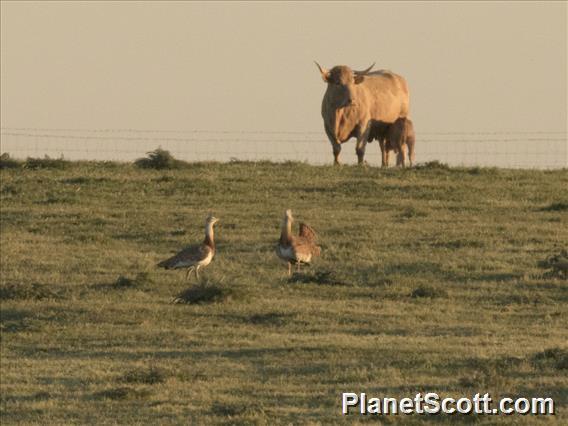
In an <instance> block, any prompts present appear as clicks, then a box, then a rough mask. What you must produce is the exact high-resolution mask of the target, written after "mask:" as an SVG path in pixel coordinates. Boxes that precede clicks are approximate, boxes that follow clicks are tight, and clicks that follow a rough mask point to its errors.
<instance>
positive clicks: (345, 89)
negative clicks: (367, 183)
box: [316, 62, 409, 164]
mask: <svg viewBox="0 0 568 426" xmlns="http://www.w3.org/2000/svg"><path fill="white" fill-rule="evenodd" d="M316 65H317V66H318V68H319V70H320V73H321V76H322V78H323V81H325V82H326V83H327V90H326V92H325V95H324V96H323V101H322V105H321V115H322V117H323V123H324V128H325V133H326V134H327V137H328V138H329V141H330V142H331V146H332V148H333V156H334V160H335V164H339V153H340V152H341V144H342V143H343V142H346V141H347V140H349V139H350V138H352V137H356V138H357V145H356V147H355V151H356V153H357V158H358V160H359V164H361V163H363V162H364V158H365V147H366V145H367V142H368V141H369V132H371V130H372V129H371V128H372V127H375V128H376V129H378V130H377V132H378V133H381V134H384V135H386V131H387V129H388V126H389V125H390V124H392V123H394V122H395V121H396V119H397V118H399V117H406V116H407V115H408V110H409V96H408V86H407V84H406V80H405V79H404V78H403V77H401V76H399V75H396V74H394V73H392V72H390V71H374V72H369V71H370V70H371V68H373V66H374V64H373V65H371V66H370V67H369V68H367V69H366V70H364V71H353V70H351V68H349V67H347V66H345V65H338V66H335V67H333V68H332V69H330V70H327V69H325V68H322V67H321V66H320V65H319V64H318V63H317V62H316ZM379 140H381V139H379ZM383 145H384V144H383ZM383 145H381V149H383ZM383 156H384V153H383Z"/></svg>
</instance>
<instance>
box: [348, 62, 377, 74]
mask: <svg viewBox="0 0 568 426" xmlns="http://www.w3.org/2000/svg"><path fill="white" fill-rule="evenodd" d="M375 64H376V62H373V65H371V66H370V67H369V68H367V69H366V70H364V71H353V73H354V74H355V75H365V74H367V73H368V72H369V71H371V69H372V68H373V67H374V66H375Z"/></svg>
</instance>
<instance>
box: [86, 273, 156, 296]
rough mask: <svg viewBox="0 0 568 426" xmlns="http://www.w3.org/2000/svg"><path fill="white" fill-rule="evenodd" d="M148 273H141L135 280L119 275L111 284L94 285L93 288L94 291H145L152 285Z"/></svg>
mask: <svg viewBox="0 0 568 426" xmlns="http://www.w3.org/2000/svg"><path fill="white" fill-rule="evenodd" d="M152 283H153V281H152V279H151V278H150V274H149V273H148V272H139V273H137V274H136V275H135V276H134V278H129V277H128V276H125V275H119V276H118V278H117V279H116V280H115V281H113V282H111V283H98V284H93V285H92V286H91V288H93V289H94V290H103V291H104V290H127V289H134V288H135V289H143V288H144V287H146V286H148V285H150V284H152Z"/></svg>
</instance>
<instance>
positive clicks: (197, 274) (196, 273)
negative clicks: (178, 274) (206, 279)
mask: <svg viewBox="0 0 568 426" xmlns="http://www.w3.org/2000/svg"><path fill="white" fill-rule="evenodd" d="M195 278H197V281H199V266H198V267H197V268H195Z"/></svg>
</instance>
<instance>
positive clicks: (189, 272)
mask: <svg viewBox="0 0 568 426" xmlns="http://www.w3.org/2000/svg"><path fill="white" fill-rule="evenodd" d="M194 269H195V266H190V267H189V268H187V274H185V279H186V281H187V280H188V279H189V277H190V276H191V272H192V271H193V270H194Z"/></svg>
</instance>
